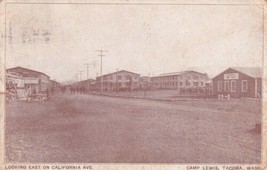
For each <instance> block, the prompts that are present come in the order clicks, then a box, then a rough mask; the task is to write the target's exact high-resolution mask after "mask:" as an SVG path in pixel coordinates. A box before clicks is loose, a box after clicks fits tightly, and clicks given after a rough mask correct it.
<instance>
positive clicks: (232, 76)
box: [224, 73, 239, 80]
mask: <svg viewBox="0 0 267 170" xmlns="http://www.w3.org/2000/svg"><path fill="white" fill-rule="evenodd" d="M238 78H239V74H238V73H228V74H224V80H233V79H238Z"/></svg>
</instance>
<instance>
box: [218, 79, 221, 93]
mask: <svg viewBox="0 0 267 170" xmlns="http://www.w3.org/2000/svg"><path fill="white" fill-rule="evenodd" d="M218 91H222V81H218Z"/></svg>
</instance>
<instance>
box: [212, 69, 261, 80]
mask: <svg viewBox="0 0 267 170" xmlns="http://www.w3.org/2000/svg"><path fill="white" fill-rule="evenodd" d="M229 69H233V70H235V71H238V72H240V73H243V74H245V75H247V76H250V77H253V78H261V77H262V69H261V68H260V67H229V68H228V69H226V70H224V71H223V72H225V71H227V70H229ZM223 72H221V73H219V74H218V75H216V76H214V77H213V78H212V79H214V78H216V77H218V76H219V75H220V74H222V73H223Z"/></svg>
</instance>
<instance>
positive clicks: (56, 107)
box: [5, 95, 261, 163]
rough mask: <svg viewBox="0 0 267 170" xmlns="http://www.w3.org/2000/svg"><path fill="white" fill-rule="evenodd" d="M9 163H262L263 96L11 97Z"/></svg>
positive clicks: (8, 144) (7, 118) (8, 119)
mask: <svg viewBox="0 0 267 170" xmlns="http://www.w3.org/2000/svg"><path fill="white" fill-rule="evenodd" d="M6 108H7V112H6V141H5V142H6V160H7V162H32V163H38V162H49V163H52V162H62V163H64V162H76V163H78V162H93V163H96V162H97V163H258V162H260V149H261V135H260V133H258V132H254V131H253V130H251V129H253V128H254V127H255V123H259V122H260V118H261V114H260V113H261V110H260V101H254V100H246V99H233V100H230V101H216V100H207V101H205V100H204V101H179V102H178V101H177V102H161V101H150V100H142V99H126V98H123V99H121V98H113V97H104V96H93V95H61V96H54V97H53V98H51V100H49V101H46V102H44V103H37V102H32V103H27V102H12V103H7V107H6Z"/></svg>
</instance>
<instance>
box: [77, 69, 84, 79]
mask: <svg viewBox="0 0 267 170" xmlns="http://www.w3.org/2000/svg"><path fill="white" fill-rule="evenodd" d="M82 72H83V71H78V81H82ZM79 75H80V80H79Z"/></svg>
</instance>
